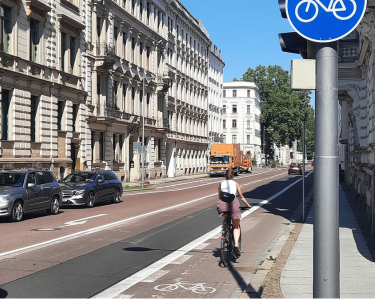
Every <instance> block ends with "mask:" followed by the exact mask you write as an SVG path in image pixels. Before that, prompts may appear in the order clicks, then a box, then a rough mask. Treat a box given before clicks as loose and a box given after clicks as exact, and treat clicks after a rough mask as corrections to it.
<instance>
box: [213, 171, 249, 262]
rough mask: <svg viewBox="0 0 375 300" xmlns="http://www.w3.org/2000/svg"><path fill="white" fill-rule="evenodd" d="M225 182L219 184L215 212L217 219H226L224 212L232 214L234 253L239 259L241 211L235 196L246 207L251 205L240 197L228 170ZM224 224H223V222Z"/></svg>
mask: <svg viewBox="0 0 375 300" xmlns="http://www.w3.org/2000/svg"><path fill="white" fill-rule="evenodd" d="M225 178H226V180H224V181H222V182H221V183H220V184H219V187H218V192H219V199H220V200H218V201H217V211H218V213H219V217H224V221H225V218H226V217H227V215H226V214H225V212H227V211H229V212H231V213H232V222H233V228H234V230H233V238H234V252H235V255H236V256H237V257H240V255H241V253H240V250H239V249H238V240H239V238H240V233H241V231H240V219H241V211H240V202H239V201H238V199H237V198H236V194H237V193H238V196H239V197H240V199H241V201H242V202H244V203H245V204H246V207H249V208H250V207H251V205H250V204H249V203H248V202H247V201H246V199H245V197H244V196H243V195H242V191H241V187H240V185H239V184H238V183H237V182H235V181H233V178H234V172H233V170H232V169H228V170H227V172H226V173H225ZM223 224H225V222H223Z"/></svg>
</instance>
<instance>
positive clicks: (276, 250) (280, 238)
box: [240, 187, 313, 298]
mask: <svg viewBox="0 0 375 300" xmlns="http://www.w3.org/2000/svg"><path fill="white" fill-rule="evenodd" d="M312 194H313V187H312V188H311V189H310V191H309V192H308V193H307V195H306V198H305V208H306V205H307V204H308V209H307V210H306V209H305V214H306V215H307V214H308V211H309V210H310V207H311V200H312ZM302 211H303V208H302V203H301V204H300V205H299V206H298V207H297V209H296V210H295V211H294V213H293V215H292V216H291V218H290V219H291V222H290V223H285V225H284V226H283V227H282V228H281V230H280V231H279V234H278V235H277V236H276V238H275V239H276V241H275V239H274V240H273V241H272V242H271V244H270V246H269V247H267V249H266V250H265V251H264V252H263V254H262V256H261V257H259V258H258V262H259V265H260V266H259V268H258V271H256V273H255V274H254V276H253V277H252V278H251V280H250V283H249V285H248V286H247V287H246V288H245V290H244V291H243V293H242V294H241V296H240V298H260V296H261V294H262V291H263V283H264V281H265V279H266V276H267V274H268V272H269V271H270V270H271V269H272V268H273V266H274V265H275V262H276V260H277V257H278V256H279V255H280V253H281V251H282V249H283V247H284V245H285V243H286V242H287V240H288V239H289V237H290V236H291V232H292V231H293V230H294V228H295V226H296V223H297V222H298V220H299V219H300V218H301V217H302ZM294 238H296V237H294ZM269 248H271V249H269ZM262 260H264V261H263V263H262V264H260V262H261V261H262Z"/></svg>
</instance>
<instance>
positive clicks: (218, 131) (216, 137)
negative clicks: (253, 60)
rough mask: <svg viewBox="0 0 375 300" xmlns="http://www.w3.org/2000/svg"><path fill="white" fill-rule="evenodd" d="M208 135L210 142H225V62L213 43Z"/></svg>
mask: <svg viewBox="0 0 375 300" xmlns="http://www.w3.org/2000/svg"><path fill="white" fill-rule="evenodd" d="M208 60H209V71H208V135H209V140H210V144H217V143H223V126H222V124H223V81H224V67H225V62H224V60H223V59H222V57H221V50H220V49H218V48H217V46H216V45H215V44H212V45H211V47H210V49H209V52H208Z"/></svg>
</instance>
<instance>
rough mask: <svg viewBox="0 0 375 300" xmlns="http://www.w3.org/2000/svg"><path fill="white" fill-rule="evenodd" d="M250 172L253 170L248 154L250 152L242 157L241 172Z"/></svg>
mask: <svg viewBox="0 0 375 300" xmlns="http://www.w3.org/2000/svg"><path fill="white" fill-rule="evenodd" d="M252 170H253V166H252V163H251V154H250V151H247V152H246V154H245V155H242V165H241V172H246V173H249V172H251V171H252Z"/></svg>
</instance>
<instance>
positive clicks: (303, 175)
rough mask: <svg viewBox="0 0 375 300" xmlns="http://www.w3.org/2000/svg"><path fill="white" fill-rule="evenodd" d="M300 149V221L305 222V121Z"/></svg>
mask: <svg viewBox="0 0 375 300" xmlns="http://www.w3.org/2000/svg"><path fill="white" fill-rule="evenodd" d="M302 131H303V134H302V149H303V155H302V157H303V158H302V159H303V164H302V166H303V169H302V178H303V179H302V220H303V222H305V120H303V125H302Z"/></svg>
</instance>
